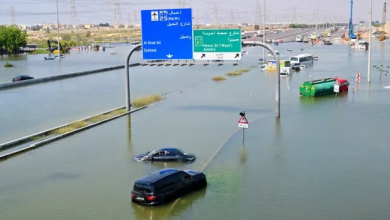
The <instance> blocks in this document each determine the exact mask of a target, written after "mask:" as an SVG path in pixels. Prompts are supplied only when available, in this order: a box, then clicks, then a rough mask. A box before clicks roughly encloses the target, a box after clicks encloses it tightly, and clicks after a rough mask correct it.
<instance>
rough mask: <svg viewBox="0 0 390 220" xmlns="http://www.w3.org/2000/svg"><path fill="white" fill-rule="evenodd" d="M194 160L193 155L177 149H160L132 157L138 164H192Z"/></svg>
mask: <svg viewBox="0 0 390 220" xmlns="http://www.w3.org/2000/svg"><path fill="white" fill-rule="evenodd" d="M195 158H196V157H195V155H194V154H192V153H189V152H187V151H184V150H182V149H179V148H162V149H158V150H154V151H149V152H146V153H144V154H140V155H137V156H136V157H134V159H135V160H136V161H139V162H144V161H150V162H192V161H194V160H195Z"/></svg>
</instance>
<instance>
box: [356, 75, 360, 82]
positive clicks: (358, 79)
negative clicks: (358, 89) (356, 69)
mask: <svg viewBox="0 0 390 220" xmlns="http://www.w3.org/2000/svg"><path fill="white" fill-rule="evenodd" d="M356 82H360V73H356Z"/></svg>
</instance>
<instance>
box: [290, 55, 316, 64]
mask: <svg viewBox="0 0 390 220" xmlns="http://www.w3.org/2000/svg"><path fill="white" fill-rule="evenodd" d="M290 61H291V64H299V65H305V66H308V65H312V64H313V55H310V54H300V55H298V56H292V57H290Z"/></svg>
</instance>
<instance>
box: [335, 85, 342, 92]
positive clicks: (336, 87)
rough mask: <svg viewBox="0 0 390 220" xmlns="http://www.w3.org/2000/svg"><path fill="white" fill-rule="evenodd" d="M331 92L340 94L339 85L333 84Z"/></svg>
mask: <svg viewBox="0 0 390 220" xmlns="http://www.w3.org/2000/svg"><path fill="white" fill-rule="evenodd" d="M333 92H340V85H339V84H334V87H333Z"/></svg>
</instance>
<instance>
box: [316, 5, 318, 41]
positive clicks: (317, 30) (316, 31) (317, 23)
mask: <svg viewBox="0 0 390 220" xmlns="http://www.w3.org/2000/svg"><path fill="white" fill-rule="evenodd" d="M317 32H318V0H317V13H316V40H317V35H318V33H317Z"/></svg>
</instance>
